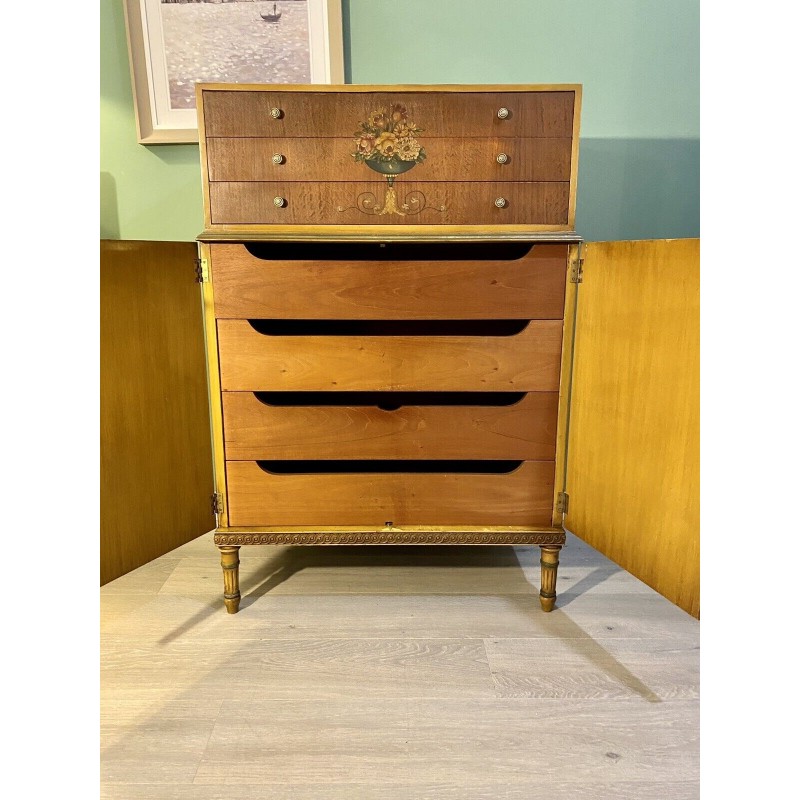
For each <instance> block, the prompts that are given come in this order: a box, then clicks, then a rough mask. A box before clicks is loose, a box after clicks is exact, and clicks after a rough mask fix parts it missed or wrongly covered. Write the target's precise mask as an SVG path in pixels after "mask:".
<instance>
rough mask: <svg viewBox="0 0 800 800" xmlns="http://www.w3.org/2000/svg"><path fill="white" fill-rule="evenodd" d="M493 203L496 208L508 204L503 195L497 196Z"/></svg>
mask: <svg viewBox="0 0 800 800" xmlns="http://www.w3.org/2000/svg"><path fill="white" fill-rule="evenodd" d="M494 204H495V205H496V206H497V207H498V208H505V207H506V206H507V205H508V200H506V199H505V197H498V198H497V200H495V201H494Z"/></svg>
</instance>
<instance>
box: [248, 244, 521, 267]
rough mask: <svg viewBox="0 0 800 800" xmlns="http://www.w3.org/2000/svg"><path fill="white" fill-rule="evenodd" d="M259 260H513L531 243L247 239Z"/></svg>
mask: <svg viewBox="0 0 800 800" xmlns="http://www.w3.org/2000/svg"><path fill="white" fill-rule="evenodd" d="M244 246H245V248H246V249H247V252H248V253H250V255H251V256H254V257H255V258H258V259H260V260H261V261H320V262H324V261H330V260H333V261H464V260H466V261H516V260H517V259H520V258H524V257H525V256H526V255H527V254H528V253H530V251H531V250H532V249H533V247H534V245H533V244H531V243H530V242H488V243H487V242H430V243H428V242H425V243H422V242H248V243H246V244H245V245H244Z"/></svg>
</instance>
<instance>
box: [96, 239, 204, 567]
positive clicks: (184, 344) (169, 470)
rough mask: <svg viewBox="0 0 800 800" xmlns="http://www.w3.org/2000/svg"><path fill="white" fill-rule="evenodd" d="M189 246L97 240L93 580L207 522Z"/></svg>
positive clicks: (197, 314)
mask: <svg viewBox="0 0 800 800" xmlns="http://www.w3.org/2000/svg"><path fill="white" fill-rule="evenodd" d="M195 256H196V247H195V245H193V244H190V243H187V242H127V241H101V242H100V337H101V349H100V367H101V369H100V462H101V471H100V582H101V583H106V582H108V581H111V580H113V579H114V578H117V577H119V576H120V575H123V574H124V573H126V572H129V571H130V570H133V569H135V568H136V567H139V566H141V565H142V564H144V563H146V562H148V561H150V560H152V559H154V558H157V557H158V556H160V555H162V554H164V553H166V552H167V551H169V550H172V549H173V548H175V547H177V546H178V545H180V544H183V543H184V542H186V541H188V540H189V539H192V538H194V537H195V536H199V535H200V534H202V533H205V532H206V531H208V530H210V529H211V528H213V527H214V517H213V515H212V514H211V507H210V504H209V497H210V494H211V492H212V491H213V488H212V487H213V481H212V476H211V446H210V439H209V422H208V395H207V388H206V364H205V354H204V351H203V321H202V314H201V308H200V298H199V297H198V287H197V283H196V282H195V280H194V258H195Z"/></svg>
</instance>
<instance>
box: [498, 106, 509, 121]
mask: <svg viewBox="0 0 800 800" xmlns="http://www.w3.org/2000/svg"><path fill="white" fill-rule="evenodd" d="M510 113H511V112H509V110H508V109H507V108H498V109H497V118H498V119H506V118H507V117H508V115H509V114H510Z"/></svg>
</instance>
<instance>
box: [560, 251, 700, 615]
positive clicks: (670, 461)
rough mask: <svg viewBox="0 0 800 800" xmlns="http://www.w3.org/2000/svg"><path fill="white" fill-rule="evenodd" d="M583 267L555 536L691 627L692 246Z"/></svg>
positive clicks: (696, 463) (612, 254)
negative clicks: (585, 548)
mask: <svg viewBox="0 0 800 800" xmlns="http://www.w3.org/2000/svg"><path fill="white" fill-rule="evenodd" d="M583 257H584V265H583V281H582V283H581V284H580V286H579V289H578V302H577V312H576V326H575V331H576V333H575V350H574V364H573V379H572V400H571V407H570V408H571V410H570V427H569V446H568V456H567V480H566V488H567V493H568V495H569V507H568V513H567V515H566V517H565V520H564V526H565V527H566V528H567V530H570V531H572V532H573V533H574V534H576V535H577V536H579V537H580V538H581V539H583V540H584V541H585V542H587V543H588V544H589V545H591V546H592V547H594V548H596V549H597V550H599V551H600V552H601V553H603V554H604V555H606V556H607V557H608V558H610V559H612V560H613V561H615V562H616V563H617V564H619V565H620V566H621V567H623V568H624V569H626V570H628V571H629V572H631V573H632V574H633V575H635V576H636V577H638V578H639V579H640V580H642V581H644V582H645V583H647V584H648V585H649V586H652V587H653V588H654V589H655V590H656V591H658V592H660V593H661V594H663V595H664V596H665V597H667V598H669V599H670V600H672V602H674V603H675V604H677V605H678V606H680V607H681V608H683V609H684V610H686V611H688V612H689V613H690V614H692V615H694V616H695V617H699V616H700V530H699V525H700V498H699V492H700V241H699V240H698V239H671V240H655V241H639V242H597V243H590V244H587V245H585V246H584V248H583Z"/></svg>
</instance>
